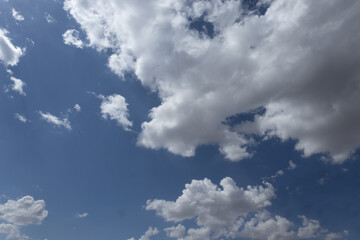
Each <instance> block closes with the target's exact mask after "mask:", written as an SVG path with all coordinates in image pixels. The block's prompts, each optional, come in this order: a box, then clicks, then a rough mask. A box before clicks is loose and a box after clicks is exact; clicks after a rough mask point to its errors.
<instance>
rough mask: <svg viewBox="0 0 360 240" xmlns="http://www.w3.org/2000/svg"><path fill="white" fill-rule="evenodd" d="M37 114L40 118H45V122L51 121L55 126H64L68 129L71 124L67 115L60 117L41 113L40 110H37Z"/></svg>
mask: <svg viewBox="0 0 360 240" xmlns="http://www.w3.org/2000/svg"><path fill="white" fill-rule="evenodd" d="M39 114H40V116H41V119H43V120H45V121H46V122H48V123H51V124H53V125H55V126H57V127H64V128H66V129H68V130H71V125H70V122H69V120H68V118H67V117H64V118H62V119H61V118H59V117H56V116H54V115H52V114H50V113H43V112H42V111H39Z"/></svg>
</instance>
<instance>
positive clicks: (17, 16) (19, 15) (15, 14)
mask: <svg viewBox="0 0 360 240" xmlns="http://www.w3.org/2000/svg"><path fill="white" fill-rule="evenodd" d="M12 16H13V18H14V19H15V20H16V21H19V22H21V21H24V17H23V16H22V15H21V14H20V13H19V12H17V11H16V10H15V9H12Z"/></svg>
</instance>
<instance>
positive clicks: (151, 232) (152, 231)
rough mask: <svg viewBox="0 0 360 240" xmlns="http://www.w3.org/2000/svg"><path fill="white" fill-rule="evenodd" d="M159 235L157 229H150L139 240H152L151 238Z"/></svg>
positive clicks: (132, 239) (131, 239)
mask: <svg viewBox="0 0 360 240" xmlns="http://www.w3.org/2000/svg"><path fill="white" fill-rule="evenodd" d="M157 234H159V230H158V229H157V228H152V227H149V228H148V230H147V231H146V232H145V233H144V235H142V236H141V237H140V238H139V240H150V237H152V236H155V235H157ZM128 240H135V238H130V239H128Z"/></svg>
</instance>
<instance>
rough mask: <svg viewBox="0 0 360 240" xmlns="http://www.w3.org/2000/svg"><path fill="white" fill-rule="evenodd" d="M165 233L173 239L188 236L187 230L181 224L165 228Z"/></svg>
mask: <svg viewBox="0 0 360 240" xmlns="http://www.w3.org/2000/svg"><path fill="white" fill-rule="evenodd" d="M164 231H165V232H166V235H167V236H168V237H171V238H183V237H184V236H185V234H186V228H185V227H184V226H183V225H181V224H178V225H177V226H172V227H169V228H165V229H164Z"/></svg>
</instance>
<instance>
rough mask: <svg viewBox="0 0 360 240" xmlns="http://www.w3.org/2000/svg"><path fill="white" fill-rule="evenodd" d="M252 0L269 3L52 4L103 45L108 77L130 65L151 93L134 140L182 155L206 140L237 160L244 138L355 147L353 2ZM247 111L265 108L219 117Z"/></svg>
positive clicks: (359, 117) (338, 149) (340, 154)
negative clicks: (152, 102) (246, 118)
mask: <svg viewBox="0 0 360 240" xmlns="http://www.w3.org/2000/svg"><path fill="white" fill-rule="evenodd" d="M262 3H264V4H270V6H269V8H268V9H267V11H266V13H265V14H264V15H261V16H260V15H259V14H257V12H256V11H253V12H249V11H247V10H244V9H243V8H242V5H241V1H236V0H226V1H220V0H211V1H204V0H195V1H191V2H189V1H185V0H181V1H178V0H166V1H164V0H155V1H146V0H136V1H125V0H123V1H122V0H106V1H105V0H96V1H95V0H91V1H90V0H66V1H65V3H64V8H65V9H66V10H67V11H69V12H70V14H71V15H72V16H73V17H74V18H75V20H76V21H77V22H78V23H79V24H80V25H81V27H82V29H83V30H84V31H85V32H86V34H87V38H88V41H89V46H92V47H94V48H96V49H98V50H104V49H111V50H113V52H114V53H113V55H111V56H110V58H109V63H108V65H109V67H110V68H111V69H112V70H113V71H114V72H115V73H116V74H118V75H119V76H121V77H123V75H124V73H125V72H127V71H132V72H134V73H135V74H136V76H137V77H138V79H139V80H140V81H141V83H142V84H143V85H144V86H147V87H149V88H151V89H152V90H153V91H156V92H157V93H158V95H159V97H160V98H161V100H162V102H161V105H159V106H157V107H155V108H153V109H152V110H151V112H150V117H151V120H150V121H148V122H144V123H143V124H142V132H141V133H140V135H139V138H138V143H139V144H141V145H143V146H146V147H149V148H154V149H157V148H166V149H168V150H169V151H171V152H173V153H176V154H181V155H183V156H193V155H194V153H195V149H196V147H197V146H199V145H203V144H218V145H219V149H220V151H221V152H222V153H223V154H224V155H225V157H226V158H228V159H229V160H232V161H237V160H240V159H243V158H246V157H249V156H251V152H250V151H249V145H252V144H253V140H252V138H251V136H252V135H253V134H256V135H259V136H262V137H265V138H268V137H271V136H275V137H279V138H281V139H283V140H287V139H297V140H298V143H297V145H296V149H298V150H299V151H303V153H304V156H310V155H312V154H315V153H325V154H326V155H327V156H328V158H329V160H331V161H332V162H334V163H341V162H343V161H344V160H346V159H347V158H349V156H351V154H352V153H353V151H354V150H356V149H357V148H358V147H359V143H360V125H359V124H358V122H359V121H360V111H359V109H358V107H357V103H358V102H359V101H360V95H359V94H358V92H359V90H360V84H359V78H360V70H359V68H358V66H357V64H356V63H358V62H359V61H360V55H359V52H360V51H359V50H360V32H359V31H357V29H358V24H357V23H358V22H359V21H360V14H359V13H360V2H359V1H357V0H349V1H347V2H346V3H344V1H342V0H319V1H312V0H293V1H287V0H274V1H260V2H259V3H258V6H259V5H261V4H262ZM196 21H197V24H198V25H199V24H200V27H193V26H194V24H193V23H194V22H196ZM201 24H202V25H201ZM206 26H208V27H206ZM204 29H205V30H206V31H205V30H204ZM211 32H213V33H211ZM259 107H262V108H264V109H265V110H266V111H265V113H264V114H257V116H256V117H255V119H254V121H250V122H247V123H242V124H239V126H236V127H230V126H228V125H227V124H224V122H225V120H226V119H227V118H228V117H230V116H233V115H236V114H241V113H253V110H254V109H257V108H259Z"/></svg>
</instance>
